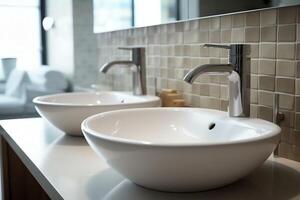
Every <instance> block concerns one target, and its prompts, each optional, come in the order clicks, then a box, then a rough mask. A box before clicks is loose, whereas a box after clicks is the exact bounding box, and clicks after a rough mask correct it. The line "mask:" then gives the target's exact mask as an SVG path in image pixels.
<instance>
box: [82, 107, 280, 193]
mask: <svg viewBox="0 0 300 200" xmlns="http://www.w3.org/2000/svg"><path fill="white" fill-rule="evenodd" d="M82 130H83V132H84V136H85V137H86V139H87V141H88V143H89V144H90V146H91V147H92V148H93V149H94V151H95V152H96V153H97V154H98V155H100V156H101V157H104V158H105V159H106V161H107V163H108V164H109V165H110V166H111V167H113V168H114V169H116V170H117V171H118V172H120V173H121V174H122V175H124V176H125V177H127V178H128V179H130V180H131V181H132V182H134V183H136V184H138V185H142V186H144V187H146V188H152V189H156V190H161V191H171V192H191V191H200V190H207V189H212V188H216V187H221V186H224V185H226V184H229V183H232V182H234V181H236V180H238V179H240V178H242V177H244V176H246V175H247V174H249V173H250V172H251V171H253V170H254V169H255V168H257V167H258V166H259V165H261V164H262V163H263V162H264V161H265V160H266V159H267V158H268V157H269V156H270V154H271V153H272V152H273V150H274V148H275V147H276V144H277V143H278V141H279V137H280V136H279V133H280V128H279V127H278V126H277V125H275V124H273V123H270V122H267V121H265V120H261V119H250V118H231V117H228V113H226V112H222V111H216V110H209V109H200V108H140V109H127V110H121V111H111V112H106V113H102V114H98V115H94V116H91V117H89V118H87V119H86V120H84V122H83V123H82Z"/></svg>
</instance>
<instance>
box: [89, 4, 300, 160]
mask: <svg viewBox="0 0 300 200" xmlns="http://www.w3.org/2000/svg"><path fill="white" fill-rule="evenodd" d="M299 28H300V7H287V8H279V9H268V10H263V11H254V12H248V13H243V14H232V15H226V16H219V17H210V18H203V19H197V20H191V21H186V22H179V23H172V24H166V25H158V26H151V27H146V28H135V29H129V30H122V31H114V32H109V33H101V34H97V37H98V38H97V41H98V53H99V54H98V64H99V66H100V65H101V64H104V63H105V62H107V61H112V60H116V59H130V52H127V51H124V50H118V49H117V47H119V46H145V47H146V54H147V87H148V93H150V94H154V93H155V79H156V81H157V84H156V89H157V91H160V90H161V89H162V88H171V89H177V90H179V91H180V92H181V93H182V94H183V96H184V98H185V99H186V101H188V102H189V103H190V104H191V105H192V106H195V107H203V108H214V109H221V110H226V109H227V104H228V100H227V98H228V93H227V77H226V75H221V74H220V75H202V76H200V77H199V78H198V79H197V81H196V82H195V84H193V85H189V84H186V83H184V82H183V81H182V78H183V76H184V74H185V73H186V72H187V70H189V69H191V68H192V67H194V66H197V65H200V64H206V63H227V62H228V52H227V50H219V49H214V48H203V47H202V45H203V44H205V43H222V44H231V43H247V44H251V55H252V56H251V88H252V89H251V116H252V117H259V118H263V119H266V120H269V121H271V120H272V112H273V109H272V107H273V98H274V94H275V93H279V95H280V96H279V106H280V110H281V111H282V112H283V113H284V114H285V120H284V122H283V123H282V124H281V127H282V141H281V144H280V147H279V154H280V155H282V156H284V157H288V158H291V159H295V160H298V161H299V160H300V30H299ZM297 42H299V44H298V43H297ZM298 60H299V62H298ZM86 73H88V72H86ZM298 78H299V79H298ZM98 83H99V84H103V85H109V86H111V88H112V89H114V90H131V72H130V69H127V68H121V67H120V68H114V69H113V70H112V72H109V73H108V74H106V75H101V74H99V78H98ZM298 95H299V96H298Z"/></svg>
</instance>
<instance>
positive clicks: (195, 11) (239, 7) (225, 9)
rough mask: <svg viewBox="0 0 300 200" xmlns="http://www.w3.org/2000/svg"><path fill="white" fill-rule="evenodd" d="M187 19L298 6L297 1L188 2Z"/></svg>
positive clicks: (235, 0) (239, 0) (216, 0)
mask: <svg viewBox="0 0 300 200" xmlns="http://www.w3.org/2000/svg"><path fill="white" fill-rule="evenodd" d="M188 2H189V9H188V13H189V17H188V18H189V19H192V18H199V17H204V16H211V15H220V14H226V13H234V12H242V11H247V10H255V9H263V8H270V7H283V6H292V5H298V4H300V1H299V0H242V1H241V0H222V1H220V0H188Z"/></svg>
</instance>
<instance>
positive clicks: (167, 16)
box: [94, 0, 188, 33]
mask: <svg viewBox="0 0 300 200" xmlns="http://www.w3.org/2000/svg"><path fill="white" fill-rule="evenodd" d="M184 19H188V1H187V0H151V1H147V0H114V1H110V0H94V32H96V33H97V32H105V31H112V30H120V29H126V28H131V27H141V26H151V25H156V24H162V23H167V22H172V21H178V20H184Z"/></svg>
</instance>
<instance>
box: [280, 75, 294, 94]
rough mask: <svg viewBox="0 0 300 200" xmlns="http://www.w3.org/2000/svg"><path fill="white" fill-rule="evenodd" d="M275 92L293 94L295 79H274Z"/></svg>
mask: <svg viewBox="0 0 300 200" xmlns="http://www.w3.org/2000/svg"><path fill="white" fill-rule="evenodd" d="M276 91H277V92H283V93H289V94H294V93H295V79H292V78H276Z"/></svg>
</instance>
